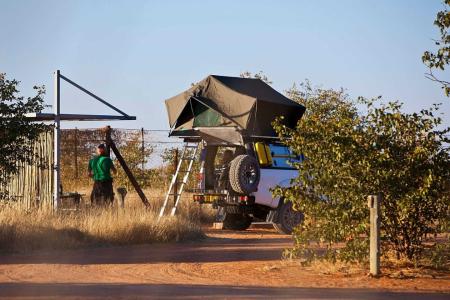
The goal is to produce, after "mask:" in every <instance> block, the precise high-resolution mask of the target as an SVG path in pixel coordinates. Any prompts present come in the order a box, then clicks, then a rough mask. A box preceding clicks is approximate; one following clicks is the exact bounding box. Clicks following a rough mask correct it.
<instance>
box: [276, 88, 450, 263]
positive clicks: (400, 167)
mask: <svg viewBox="0 0 450 300" xmlns="http://www.w3.org/2000/svg"><path fill="white" fill-rule="evenodd" d="M302 87H303V90H298V89H297V88H296V87H294V88H293V89H291V90H290V91H289V92H288V94H289V96H290V97H291V98H293V99H294V100H296V101H299V102H300V103H302V104H304V105H305V106H306V107H307V110H306V113H305V115H304V117H303V118H302V120H301V121H300V122H299V123H298V125H297V128H295V129H290V128H287V127H286V126H284V125H282V122H280V121H281V120H278V121H276V122H275V124H274V127H275V130H276V131H277V132H278V133H279V135H280V137H281V138H282V141H283V142H284V143H285V144H286V145H288V146H289V147H290V148H291V149H292V150H293V151H294V152H295V153H297V154H304V156H305V157H306V159H305V160H304V161H303V162H302V163H296V164H295V167H296V168H297V169H298V170H299V173H298V177H297V178H296V179H295V180H294V181H292V183H291V185H290V186H289V187H286V188H283V187H277V188H275V189H274V194H275V195H276V196H280V197H283V198H285V199H287V200H289V201H292V202H293V204H294V207H295V208H296V209H298V210H300V211H302V212H303V213H304V215H305V221H304V223H303V224H302V225H301V227H300V228H298V229H297V230H296V231H295V233H294V239H295V241H296V247H295V249H294V254H303V255H306V256H307V257H310V258H312V257H313V256H314V255H315V253H314V252H313V251H311V250H309V249H310V247H309V245H310V243H312V242H320V243H324V245H326V247H327V252H326V255H325V257H327V258H330V259H342V260H359V261H360V260H364V259H365V258H366V257H367V252H368V239H367V238H366V237H367V235H368V230H369V227H368V225H369V224H368V220H369V216H368V208H367V201H366V199H367V196H368V195H371V194H377V193H382V194H383V196H384V202H383V209H382V220H381V224H382V234H383V236H384V239H385V241H386V242H385V243H384V244H383V247H384V249H385V250H393V251H395V253H396V254H397V256H399V257H400V256H405V257H407V258H410V259H411V258H415V257H418V255H420V253H421V251H422V249H423V240H424V238H425V237H426V235H427V234H432V233H436V232H438V231H439V230H440V228H439V226H436V224H441V225H443V224H448V218H449V215H448V213H449V211H448V208H449V205H450V200H449V198H448V195H447V196H445V195H444V193H445V189H446V186H445V184H446V182H447V181H448V179H449V176H450V155H449V152H448V150H446V149H445V147H444V144H445V143H446V142H449V140H448V139H446V137H445V134H447V133H448V132H449V130H450V129H448V128H447V129H445V130H438V129H437V128H438V127H439V125H440V124H441V121H442V120H441V119H440V118H438V117H435V116H434V114H435V113H436V111H437V110H438V108H439V107H438V106H434V107H432V108H431V109H429V110H422V111H421V112H419V113H412V114H407V113H404V112H402V111H401V108H402V106H401V104H400V103H397V102H389V103H387V104H379V103H378V102H379V101H380V99H379V98H377V99H371V100H367V99H363V98H360V99H358V101H351V100H350V99H349V98H348V96H347V95H346V94H345V93H344V91H343V90H338V91H335V90H323V89H313V88H311V87H310V85H309V84H308V83H307V84H304V85H302ZM357 103H358V104H360V105H362V106H363V107H364V111H365V113H360V112H358V109H357V105H356V104H357ZM446 222H447V223H446ZM336 243H344V247H343V248H341V249H337V248H336V247H334V245H335V244H336Z"/></svg>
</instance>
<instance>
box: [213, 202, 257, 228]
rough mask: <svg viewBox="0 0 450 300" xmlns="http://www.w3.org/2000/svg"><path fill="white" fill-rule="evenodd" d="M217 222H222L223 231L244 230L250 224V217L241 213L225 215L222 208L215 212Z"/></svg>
mask: <svg viewBox="0 0 450 300" xmlns="http://www.w3.org/2000/svg"><path fill="white" fill-rule="evenodd" d="M216 220H217V221H218V222H223V227H222V228H223V229H229V230H246V229H248V228H249V227H250V225H251V224H252V217H250V216H249V215H247V214H242V213H227V212H225V209H224V208H223V207H220V208H219V210H218V211H217V218H216Z"/></svg>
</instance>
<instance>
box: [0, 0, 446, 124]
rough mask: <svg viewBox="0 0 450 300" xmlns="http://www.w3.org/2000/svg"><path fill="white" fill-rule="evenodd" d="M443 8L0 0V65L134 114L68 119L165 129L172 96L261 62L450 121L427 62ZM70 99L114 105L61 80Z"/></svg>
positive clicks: (68, 105)
mask: <svg viewBox="0 0 450 300" xmlns="http://www.w3.org/2000/svg"><path fill="white" fill-rule="evenodd" d="M442 8H443V5H442V2H441V1H440V0H421V1H419V0H396V1H392V0H366V1H363V0H359V1H356V0H353V1H352V0H340V1H325V0H323V1H322V0H316V1H287V0H286V1H275V0H273V1H268V0H258V1H233V0H227V1H171V0H165V1H131V0H130V1H100V0H99V1H82V0H77V1H67V0H66V1H59V0H51V1H50V0H35V1H31V0H30V1H24V0H16V1H7V0H0V22H1V29H0V32H1V35H0V72H4V73H6V74H7V77H8V78H10V79H11V78H15V79H17V80H20V81H21V85H20V90H21V93H22V94H23V95H24V96H30V95H32V94H33V90H32V86H33V85H45V86H46V88H47V94H46V97H45V100H46V103H47V104H52V103H53V77H52V76H53V75H52V74H53V72H54V70H56V69H59V70H61V73H62V74H63V75H65V76H66V77H68V78H70V79H72V80H73V81H75V82H77V83H78V84H80V85H82V86H84V87H85V88H87V89H88V90H90V91H92V92H94V93H95V94H97V95H98V96H100V97H102V98H104V99H105V100H107V101H109V102H111V103H112V104H114V105H115V106H117V107H118V108H120V109H121V110H123V111H125V112H126V113H128V114H129V115H134V116H136V117H137V120H136V121H113V122H109V123H100V122H64V123H63V124H62V127H63V128H73V127H79V128H92V127H99V126H104V125H107V124H110V125H111V126H113V127H116V128H140V127H144V128H145V129H168V121H167V114H166V111H165V106H164V100H165V99H167V98H170V97H172V96H174V95H176V94H178V93H180V92H182V91H184V90H185V89H187V88H189V87H190V84H191V83H194V82H197V81H200V80H201V79H203V78H204V77H206V76H207V75H209V74H218V75H226V76H239V74H240V73H242V72H244V71H250V72H259V71H263V72H264V73H265V74H266V75H267V76H268V77H269V78H270V80H271V81H273V85H272V86H273V87H274V88H275V89H277V90H279V91H280V92H284V91H285V90H286V89H288V88H289V87H291V86H292V85H293V83H294V82H296V83H300V82H302V81H304V80H305V79H308V80H310V81H311V83H312V84H313V85H317V86H321V87H323V88H341V87H342V88H345V89H346V91H347V92H348V94H349V95H350V96H351V97H354V98H355V97H358V96H365V97H376V96H379V95H382V96H383V98H384V99H385V100H400V101H402V102H404V103H405V110H406V111H409V112H412V111H419V110H420V109H423V108H427V107H429V106H430V105H431V104H432V103H443V105H442V112H443V115H442V117H443V119H444V123H445V125H447V126H450V98H446V97H445V96H444V95H443V92H442V90H441V89H440V87H439V86H438V85H437V84H436V83H434V82H431V81H430V80H428V79H426V78H425V76H424V73H425V72H427V68H426V67H425V66H424V65H423V63H422V61H421V56H422V53H423V52H424V51H425V50H429V49H434V48H433V41H432V39H435V38H437V37H438V29H437V28H436V27H435V26H434V25H433V21H434V19H435V16H436V13H437V12H438V11H439V10H442ZM448 70H450V68H449V69H448ZM448 74H449V72H447V71H446V73H445V74H443V76H445V77H447V78H448ZM61 101H62V104H61V111H62V112H63V113H83V114H114V112H113V111H111V110H110V109H109V108H107V107H105V106H103V105H102V104H100V103H97V102H96V101H95V100H94V99H91V98H90V97H89V96H87V95H84V94H83V93H82V92H80V91H77V90H76V89H75V88H73V87H71V86H69V85H68V84H67V83H64V82H63V83H62V91H61Z"/></svg>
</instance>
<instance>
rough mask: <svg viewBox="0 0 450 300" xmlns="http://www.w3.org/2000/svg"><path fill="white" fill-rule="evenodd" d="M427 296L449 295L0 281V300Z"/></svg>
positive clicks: (436, 298)
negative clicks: (23, 299) (28, 299)
mask: <svg viewBox="0 0 450 300" xmlns="http://www.w3.org/2000/svg"><path fill="white" fill-rule="evenodd" d="M112 296H114V298H121V299H124V298H132V299H169V298H170V299H174V298H184V299H194V298H199V297H205V298H208V299H223V298H230V297H232V298H245V299H249V298H250V299H261V298H264V299H266V298H274V299H352V300H353V299H355V300H356V299H385V300H390V299H393V300H394V299H395V300H400V299H408V300H416V299H429V300H441V299H445V300H447V299H448V297H449V294H440V293H414V292H387V291H380V290H370V289H329V288H267V287H262V286H228V285H223V286H217V285H182V284H89V283H77V284H72V283H60V284H50V283H41V284H36V283H33V284H31V283H0V299H21V298H30V297H32V298H33V299H58V298H61V297H64V298H84V299H86V298H91V299H92V298H95V299H102V298H108V299H110V298H111V297H112Z"/></svg>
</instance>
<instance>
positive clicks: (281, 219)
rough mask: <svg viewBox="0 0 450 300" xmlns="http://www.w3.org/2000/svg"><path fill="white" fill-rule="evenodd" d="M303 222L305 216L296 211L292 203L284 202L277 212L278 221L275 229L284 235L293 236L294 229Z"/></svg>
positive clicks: (274, 225)
mask: <svg viewBox="0 0 450 300" xmlns="http://www.w3.org/2000/svg"><path fill="white" fill-rule="evenodd" d="M302 222H303V214H302V213H301V212H299V211H296V210H294V208H293V207H292V202H290V201H288V202H284V203H283V204H282V205H281V206H280V207H279V208H278V210H277V219H276V222H275V223H274V224H273V227H274V228H275V229H276V230H277V231H278V232H279V233H282V234H292V231H293V230H294V228H295V227H296V226H297V225H299V224H300V223H302Z"/></svg>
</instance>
